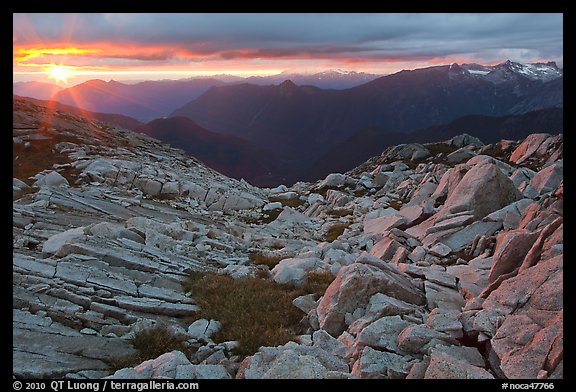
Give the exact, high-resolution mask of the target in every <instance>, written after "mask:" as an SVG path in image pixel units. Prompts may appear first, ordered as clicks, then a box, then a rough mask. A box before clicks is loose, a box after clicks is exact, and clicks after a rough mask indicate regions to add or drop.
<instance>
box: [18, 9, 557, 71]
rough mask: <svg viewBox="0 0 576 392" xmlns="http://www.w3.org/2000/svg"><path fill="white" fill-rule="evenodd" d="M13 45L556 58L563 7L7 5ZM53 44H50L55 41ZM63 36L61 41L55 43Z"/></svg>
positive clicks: (135, 55) (144, 56)
mask: <svg viewBox="0 0 576 392" xmlns="http://www.w3.org/2000/svg"><path fill="white" fill-rule="evenodd" d="M13 20H14V30H13V40H14V46H15V48H34V47H39V46H42V47H68V46H70V43H73V44H74V46H75V47H77V48H81V49H88V50H90V49H94V48H98V49H102V50H101V52H99V53H91V52H90V53H86V54H83V56H88V57H94V58H96V57H98V58H100V59H106V58H109V59H116V60H118V59H125V60H126V61H127V63H130V62H134V61H139V62H142V63H159V62H165V63H170V62H177V63H181V62H183V61H186V60H189V61H191V62H198V61H212V60H214V59H221V60H238V59H247V60H248V59H278V60H280V59H306V58H319V59H335V60H338V59H342V60H347V61H356V62H362V61H390V60H392V61H411V60H413V59H426V58H428V59H431V60H432V59H438V58H442V59H443V58H446V59H449V58H461V59H464V60H466V59H468V60H477V61H484V62H496V61H501V60H504V59H505V58H503V56H504V57H506V56H508V57H515V58H511V59H512V60H522V61H533V60H541V59H562V52H563V16H562V14H547V13H546V14H511V13H506V14H436V13H435V14H332V13H330V14H14V16H13ZM56 45H58V46H56ZM62 45H65V46H62Z"/></svg>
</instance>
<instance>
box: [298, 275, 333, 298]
mask: <svg viewBox="0 0 576 392" xmlns="http://www.w3.org/2000/svg"><path fill="white" fill-rule="evenodd" d="M334 279H335V276H334V275H332V273H331V272H330V271H308V272H307V273H306V285H305V286H304V291H306V292H307V293H309V294H316V295H317V296H318V297H321V296H323V295H324V293H325V292H326V289H327V288H328V286H330V283H332V281H333V280H334Z"/></svg>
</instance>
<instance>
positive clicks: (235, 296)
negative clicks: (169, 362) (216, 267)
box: [184, 272, 303, 356]
mask: <svg viewBox="0 0 576 392" xmlns="http://www.w3.org/2000/svg"><path fill="white" fill-rule="evenodd" d="M184 289H185V290H186V291H190V292H192V298H194V300H195V301H196V303H197V304H198V305H199V307H200V311H199V312H198V314H197V316H198V318H205V319H214V320H219V321H220V323H221V329H220V331H218V332H217V333H216V334H214V336H213V337H212V338H213V339H214V341H217V342H218V341H219V342H224V341H228V340H237V341H239V343H240V345H239V347H238V348H237V349H236V350H234V353H235V354H237V355H240V356H248V355H252V354H254V353H255V352H256V351H258V349H259V348H260V347H261V346H277V345H281V344H285V343H287V342H288V341H290V340H296V338H297V335H298V334H300V333H302V332H303V331H302V327H301V326H299V322H300V320H301V318H302V315H301V312H300V311H299V310H298V309H297V308H296V307H294V306H293V305H292V300H293V299H294V298H296V297H297V296H299V295H301V294H302V292H301V291H300V290H297V289H295V288H294V287H291V286H288V285H280V284H277V283H275V282H273V281H271V280H264V279H259V278H242V279H234V278H232V277H230V276H227V275H218V274H203V273H199V272H192V273H191V274H190V275H189V277H188V279H187V280H186V281H185V282H184Z"/></svg>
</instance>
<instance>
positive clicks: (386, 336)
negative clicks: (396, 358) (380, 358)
mask: <svg viewBox="0 0 576 392" xmlns="http://www.w3.org/2000/svg"><path fill="white" fill-rule="evenodd" d="M408 325H410V324H409V323H408V322H407V321H404V320H402V318H400V316H385V317H382V318H380V319H378V320H376V321H374V322H373V323H371V324H369V325H368V326H366V327H365V328H364V329H362V330H361V331H360V333H359V334H358V338H357V340H356V345H357V346H358V347H362V346H370V347H373V348H376V349H384V350H386V351H395V352H396V351H398V345H397V344H396V337H397V336H398V335H399V334H400V332H402V330H404V329H405V328H406V327H408Z"/></svg>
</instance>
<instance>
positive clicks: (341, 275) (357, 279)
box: [317, 254, 425, 336]
mask: <svg viewBox="0 0 576 392" xmlns="http://www.w3.org/2000/svg"><path fill="white" fill-rule="evenodd" d="M376 293H384V294H386V295H388V296H390V297H394V298H396V299H399V300H402V301H405V302H407V303H412V304H417V305H421V304H423V303H424V301H425V299H424V298H425V297H424V295H423V293H422V292H421V291H420V290H419V289H418V288H417V287H416V286H414V285H413V284H412V282H411V281H410V279H408V277H407V276H406V275H404V274H402V273H400V272H398V271H397V270H396V269H395V268H394V267H392V266H391V265H388V264H386V263H383V262H382V261H381V260H380V259H377V258H374V257H371V256H369V255H367V254H363V255H361V256H360V257H359V258H358V259H357V260H356V262H355V263H353V264H351V265H349V266H345V267H342V268H341V269H340V271H339V272H338V275H337V276H336V279H334V281H333V282H332V283H331V284H330V286H328V288H327V289H326V292H325V294H324V296H323V297H322V298H321V300H320V303H319V304H318V307H317V312H318V320H319V322H320V327H321V328H322V329H325V330H326V331H327V332H328V333H330V334H331V335H332V336H338V335H340V334H341V333H342V332H343V331H344V330H345V329H346V323H345V315H346V313H348V312H353V311H354V310H356V309H357V308H364V307H366V305H367V304H368V302H369V300H370V298H371V297H372V295H374V294H376Z"/></svg>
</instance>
